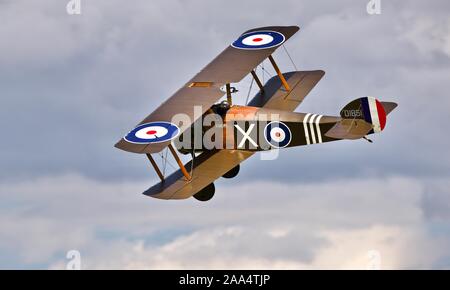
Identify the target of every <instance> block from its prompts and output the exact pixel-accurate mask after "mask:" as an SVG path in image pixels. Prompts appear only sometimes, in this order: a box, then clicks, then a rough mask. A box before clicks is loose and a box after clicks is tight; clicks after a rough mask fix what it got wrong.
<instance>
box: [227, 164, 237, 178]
mask: <svg viewBox="0 0 450 290" xmlns="http://www.w3.org/2000/svg"><path fill="white" fill-rule="evenodd" d="M240 168H241V167H240V166H239V165H237V166H236V167H234V168H233V169H231V170H230V171H228V172H227V173H225V174H224V175H222V177H223V178H233V177H236V175H238V173H239V169H240Z"/></svg>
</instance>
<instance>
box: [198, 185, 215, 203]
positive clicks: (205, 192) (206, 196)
mask: <svg viewBox="0 0 450 290" xmlns="http://www.w3.org/2000/svg"><path fill="white" fill-rule="evenodd" d="M215 192H216V188H215V186H214V183H211V184H209V185H208V186H206V187H205V188H203V189H202V190H200V191H199V192H197V193H196V194H194V198H195V199H196V200H199V201H208V200H210V199H211V198H213V196H214V193H215Z"/></svg>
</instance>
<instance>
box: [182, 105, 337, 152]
mask: <svg viewBox="0 0 450 290" xmlns="http://www.w3.org/2000/svg"><path fill="white" fill-rule="evenodd" d="M340 120H342V118H340V117H333V116H324V115H320V114H312V113H295V112H286V111H281V110H272V109H264V108H259V107H251V106H237V105H235V106H231V107H230V108H229V109H227V110H224V109H223V108H220V109H219V110H218V109H215V108H214V107H213V108H211V110H209V111H207V112H206V113H205V114H204V115H203V116H202V118H200V119H199V120H197V121H196V122H195V123H194V124H193V125H192V126H191V127H190V128H188V129H187V130H186V131H185V132H184V133H183V134H182V136H181V137H180V138H179V139H178V140H177V142H175V145H176V147H177V148H178V149H179V150H180V151H182V152H185V153H186V152H191V151H192V150H194V151H205V150H213V149H230V150H233V149H238V150H251V151H264V150H271V149H278V148H285V147H295V146H302V145H310V144H319V143H324V142H330V141H335V140H337V139H334V138H330V137H327V136H326V135H325V133H326V132H327V131H328V130H329V129H330V128H332V127H333V126H334V125H335V124H336V123H337V122H339V121H340Z"/></svg>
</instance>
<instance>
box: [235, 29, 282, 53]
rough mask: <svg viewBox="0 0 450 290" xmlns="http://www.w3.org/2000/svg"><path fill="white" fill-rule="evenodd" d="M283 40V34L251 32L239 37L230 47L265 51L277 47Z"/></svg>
mask: <svg viewBox="0 0 450 290" xmlns="http://www.w3.org/2000/svg"><path fill="white" fill-rule="evenodd" d="M285 39H286V38H285V37H284V35H283V34H281V33H279V32H276V31H270V30H262V31H253V32H249V33H246V34H243V35H241V36H240V37H239V38H238V39H237V40H236V41H235V42H233V43H232V44H231V46H232V47H235V48H239V49H265V48H271V47H274V46H278V45H280V44H282V43H283V42H284V41H285Z"/></svg>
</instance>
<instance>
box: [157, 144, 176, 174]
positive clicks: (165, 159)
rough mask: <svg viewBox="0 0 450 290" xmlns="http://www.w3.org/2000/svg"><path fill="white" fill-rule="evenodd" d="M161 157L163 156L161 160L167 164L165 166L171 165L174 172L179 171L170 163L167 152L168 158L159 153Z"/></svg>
mask: <svg viewBox="0 0 450 290" xmlns="http://www.w3.org/2000/svg"><path fill="white" fill-rule="evenodd" d="M166 150H168V149H166ZM159 156H161V158H162V160H163V162H165V164H169V165H170V167H172V168H173V169H174V170H177V168H176V167H175V166H174V165H173V164H172V163H171V162H170V161H169V159H167V151H166V157H164V155H163V154H162V153H159ZM164 166H165V165H164Z"/></svg>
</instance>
